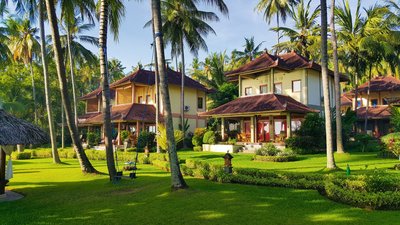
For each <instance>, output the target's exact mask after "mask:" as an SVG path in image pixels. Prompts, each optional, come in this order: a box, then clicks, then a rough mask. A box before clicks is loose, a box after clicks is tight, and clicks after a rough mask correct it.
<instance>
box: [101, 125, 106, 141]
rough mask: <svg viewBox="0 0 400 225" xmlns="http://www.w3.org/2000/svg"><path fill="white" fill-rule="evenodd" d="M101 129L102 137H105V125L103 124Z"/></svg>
mask: <svg viewBox="0 0 400 225" xmlns="http://www.w3.org/2000/svg"><path fill="white" fill-rule="evenodd" d="M100 129H101V139H104V137H105V134H104V125H101V126H100Z"/></svg>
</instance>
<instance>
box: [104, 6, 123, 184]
mask: <svg viewBox="0 0 400 225" xmlns="http://www.w3.org/2000/svg"><path fill="white" fill-rule="evenodd" d="M99 4H100V11H99V14H100V33H99V48H100V49H99V50H100V74H101V83H102V85H101V86H102V87H103V94H102V100H103V109H102V111H103V124H104V133H105V145H106V157H107V168H108V173H109V176H110V180H113V179H114V177H115V175H116V172H117V171H116V170H115V162H114V153H113V145H112V127H111V106H110V101H111V94H110V83H109V82H110V78H109V75H108V74H109V70H108V59H107V34H108V25H110V30H111V32H112V33H113V34H114V39H116V40H117V39H118V34H119V25H120V22H121V19H122V17H123V16H124V15H125V7H124V5H123V3H122V2H121V1H119V0H116V1H110V2H109V1H108V0H101V1H99Z"/></svg>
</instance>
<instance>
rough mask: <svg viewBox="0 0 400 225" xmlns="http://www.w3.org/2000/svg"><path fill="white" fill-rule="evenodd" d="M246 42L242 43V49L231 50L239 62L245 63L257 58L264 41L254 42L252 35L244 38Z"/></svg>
mask: <svg viewBox="0 0 400 225" xmlns="http://www.w3.org/2000/svg"><path fill="white" fill-rule="evenodd" d="M244 40H245V41H246V43H245V44H244V45H243V47H244V49H243V51H238V50H236V49H235V50H233V54H235V55H236V60H238V61H240V63H241V64H245V63H247V62H250V61H251V60H253V59H255V58H257V57H258V56H259V55H261V53H262V50H260V48H261V46H262V44H263V43H264V41H262V42H260V43H258V44H256V43H255V41H254V37H251V38H244Z"/></svg>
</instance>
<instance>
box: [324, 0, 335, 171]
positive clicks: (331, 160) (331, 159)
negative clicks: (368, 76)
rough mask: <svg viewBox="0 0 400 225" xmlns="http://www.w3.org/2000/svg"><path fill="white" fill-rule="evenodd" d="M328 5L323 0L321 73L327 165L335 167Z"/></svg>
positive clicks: (330, 167) (329, 167)
mask: <svg viewBox="0 0 400 225" xmlns="http://www.w3.org/2000/svg"><path fill="white" fill-rule="evenodd" d="M327 11H328V10H327V6H326V0H321V73H322V85H323V90H324V92H323V93H324V113H325V131H326V157H327V163H326V167H327V168H328V169H335V168H336V164H335V158H334V156H333V149H332V124H331V123H332V122H331V109H330V100H329V85H328V37H327V36H328V23H327V20H328V19H327V14H328V13H327Z"/></svg>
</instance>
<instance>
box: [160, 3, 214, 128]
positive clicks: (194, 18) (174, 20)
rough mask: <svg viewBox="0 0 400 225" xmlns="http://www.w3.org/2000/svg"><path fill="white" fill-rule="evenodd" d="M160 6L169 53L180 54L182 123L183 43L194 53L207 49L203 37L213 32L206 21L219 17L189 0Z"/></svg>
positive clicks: (183, 108)
mask: <svg viewBox="0 0 400 225" xmlns="http://www.w3.org/2000/svg"><path fill="white" fill-rule="evenodd" d="M161 6H162V7H161V16H162V21H163V31H164V37H165V41H166V43H167V44H171V53H172V55H173V56H174V57H177V56H178V55H180V56H181V69H180V71H181V74H182V78H181V124H184V123H185V116H184V112H185V104H184V102H185V101H184V100H185V99H184V84H185V54H184V52H185V50H184V49H185V48H184V45H185V43H186V44H187V45H188V47H189V48H190V51H191V52H192V53H193V54H194V55H197V54H198V51H199V49H203V50H205V51H207V50H208V49H207V44H206V42H205V40H204V38H203V37H204V36H207V35H208V34H209V33H213V34H215V31H214V30H213V29H212V27H211V26H210V25H209V24H207V22H212V21H219V18H218V16H217V15H216V14H215V13H213V12H206V11H200V10H198V9H197V7H196V5H195V4H194V3H193V2H192V1H191V0H179V1H175V0H165V1H162V4H161ZM181 127H182V128H183V127H184V126H181ZM184 135H185V134H184Z"/></svg>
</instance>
